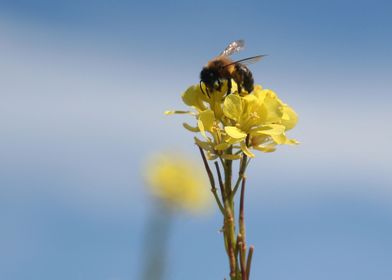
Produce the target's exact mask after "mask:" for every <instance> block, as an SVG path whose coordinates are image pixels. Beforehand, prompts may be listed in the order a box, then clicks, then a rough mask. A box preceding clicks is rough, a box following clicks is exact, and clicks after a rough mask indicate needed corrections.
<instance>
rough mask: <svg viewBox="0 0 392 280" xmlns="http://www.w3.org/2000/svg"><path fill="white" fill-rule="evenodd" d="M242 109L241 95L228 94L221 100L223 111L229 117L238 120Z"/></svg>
mask: <svg viewBox="0 0 392 280" xmlns="http://www.w3.org/2000/svg"><path fill="white" fill-rule="evenodd" d="M242 110H243V106H242V101H241V97H239V96H238V95H236V94H229V95H228V96H226V98H225V101H224V102H223V113H224V114H225V116H226V117H228V118H229V119H232V120H235V121H238V120H239V118H240V116H241V113H242Z"/></svg>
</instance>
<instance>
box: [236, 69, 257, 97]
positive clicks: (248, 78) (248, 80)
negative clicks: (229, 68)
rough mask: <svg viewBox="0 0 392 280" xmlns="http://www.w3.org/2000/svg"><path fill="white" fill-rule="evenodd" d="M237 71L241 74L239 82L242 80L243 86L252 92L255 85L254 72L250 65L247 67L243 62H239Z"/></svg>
mask: <svg viewBox="0 0 392 280" xmlns="http://www.w3.org/2000/svg"><path fill="white" fill-rule="evenodd" d="M236 71H237V72H238V74H239V75H240V76H241V78H240V81H239V82H241V84H242V86H243V87H244V89H245V90H246V91H247V92H248V93H251V92H252V91H253V86H254V80H253V75H252V72H250V70H249V69H248V67H246V66H245V65H243V64H237V65H236Z"/></svg>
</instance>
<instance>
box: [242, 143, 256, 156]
mask: <svg viewBox="0 0 392 280" xmlns="http://www.w3.org/2000/svg"><path fill="white" fill-rule="evenodd" d="M241 150H242V151H243V152H244V154H245V155H247V156H248V157H250V158H254V157H255V155H254V154H253V153H252V152H251V151H250V150H249V149H248V147H247V146H246V145H245V142H244V141H242V142H241Z"/></svg>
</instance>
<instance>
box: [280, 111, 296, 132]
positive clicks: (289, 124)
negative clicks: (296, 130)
mask: <svg viewBox="0 0 392 280" xmlns="http://www.w3.org/2000/svg"><path fill="white" fill-rule="evenodd" d="M283 116H284V117H282V124H283V125H284V126H285V127H286V130H289V129H292V128H293V127H294V126H295V125H296V124H297V122H298V116H297V114H296V113H295V111H294V110H293V109H292V108H291V107H289V106H288V105H285V106H283Z"/></svg>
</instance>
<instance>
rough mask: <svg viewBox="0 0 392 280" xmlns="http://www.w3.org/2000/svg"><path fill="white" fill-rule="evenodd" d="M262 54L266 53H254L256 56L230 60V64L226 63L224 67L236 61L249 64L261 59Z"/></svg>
mask: <svg viewBox="0 0 392 280" xmlns="http://www.w3.org/2000/svg"><path fill="white" fill-rule="evenodd" d="M264 56H266V55H265V54H262V55H256V56H252V57H247V58H244V59H240V60H237V61H234V62H232V63H230V64H227V65H225V67H227V66H229V65H233V64H236V63H241V64H244V65H249V64H252V63H256V62H258V61H259V60H261V59H262V58H263V57H264Z"/></svg>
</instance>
